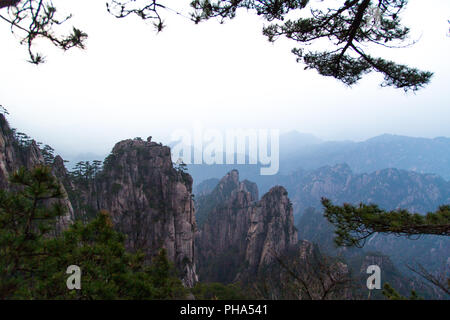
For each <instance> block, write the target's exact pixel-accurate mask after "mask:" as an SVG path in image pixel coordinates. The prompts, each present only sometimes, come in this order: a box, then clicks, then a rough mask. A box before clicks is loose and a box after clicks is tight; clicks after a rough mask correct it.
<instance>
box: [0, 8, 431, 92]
mask: <svg viewBox="0 0 450 320" xmlns="http://www.w3.org/2000/svg"><path fill="white" fill-rule="evenodd" d="M326 2H327V3H326V4H328V3H329V6H330V7H327V8H324V7H323V6H322V5H320V4H317V3H312V2H311V1H308V0H277V1H273V0H264V1H259V0H258V1H256V0H193V1H192V2H191V7H192V8H193V12H192V13H191V20H192V21H194V22H195V23H199V22H201V21H204V20H208V19H211V18H219V19H220V20H221V21H224V20H226V19H232V18H234V17H235V16H236V14H237V12H238V10H239V9H247V10H248V11H250V12H253V13H256V14H257V15H258V16H261V17H263V18H264V20H266V21H267V22H268V23H270V24H269V25H267V26H266V27H264V29H263V34H264V35H265V36H267V38H268V40H269V41H271V42H273V41H275V40H276V39H278V38H279V37H286V38H288V39H290V40H292V41H294V42H295V43H296V44H297V45H299V47H297V48H294V49H292V52H293V53H294V55H295V56H296V57H297V61H298V62H302V63H303V64H304V65H305V66H306V67H305V68H306V69H315V70H317V72H318V73H319V74H321V75H323V76H331V77H334V78H336V79H338V80H340V81H342V82H343V83H345V84H347V85H353V84H355V83H357V82H358V81H359V80H360V79H361V78H362V77H363V76H364V75H365V74H367V73H370V72H379V73H381V74H382V75H383V77H384V81H383V82H382V84H381V85H382V86H393V87H395V88H401V89H404V90H405V91H408V90H412V91H416V90H418V89H420V88H422V87H424V86H425V85H426V84H427V83H428V82H429V81H430V79H431V77H432V75H433V74H432V73H431V72H427V71H420V70H418V69H416V68H411V67H408V66H406V65H402V64H397V63H396V62H394V61H390V60H386V59H384V58H379V57H375V56H372V55H371V54H369V53H368V52H367V45H378V46H383V47H390V48H392V47H398V46H401V45H403V44H404V42H405V41H406V40H407V37H408V34H409V29H408V28H407V27H405V26H403V25H402V24H401V21H400V14H401V13H402V12H403V10H404V9H405V7H406V5H407V1H406V0H378V1H372V0H350V1H341V3H339V4H336V3H333V4H331V1H326ZM164 3H165V1H156V0H153V1H142V2H136V1H121V0H109V1H108V2H107V3H106V7H107V11H108V12H109V13H110V14H112V15H113V16H115V17H117V18H125V17H128V16H130V15H136V16H138V17H139V18H141V19H144V20H150V21H152V22H153V23H154V25H155V27H156V29H157V31H161V30H162V29H163V27H164V25H163V19H162V17H161V11H168V12H171V13H178V12H176V11H175V10H172V9H171V8H170V7H167V6H166V5H165V4H164ZM169 5H170V4H169ZM2 8H5V10H4V11H7V13H8V14H9V16H6V17H5V16H3V15H1V16H0V17H1V18H2V19H3V20H4V21H6V22H7V23H8V24H10V26H11V28H12V30H13V31H20V32H22V33H23V32H24V33H25V36H23V37H22V41H21V42H22V43H23V44H26V45H27V46H28V51H29V56H30V61H31V62H32V63H35V64H39V63H41V62H43V57H42V55H40V54H38V53H35V52H34V51H33V48H32V44H33V42H34V40H36V39H38V38H44V39H48V40H50V42H52V43H53V44H54V45H55V46H57V47H59V48H61V49H63V50H68V49H70V48H72V47H79V48H84V42H85V40H86V38H87V34H86V33H84V32H83V31H81V30H79V29H77V28H75V27H73V30H72V32H71V33H69V34H67V35H66V34H59V33H58V32H57V30H56V29H58V27H59V26H60V25H61V24H63V23H64V22H66V21H67V20H68V19H70V16H68V17H58V15H57V9H56V8H55V7H54V6H53V4H52V3H51V2H50V1H47V0H22V1H21V0H1V1H0V9H2ZM308 9H309V10H308ZM306 11H310V14H309V15H308V16H306V17H301V18H297V19H294V20H291V19H290V18H289V17H290V16H289V14H291V13H292V12H294V13H296V12H300V13H303V12H305V13H306ZM322 40H323V41H325V42H327V43H328V45H329V46H328V47H329V48H330V49H328V50H323V49H319V46H317V47H315V45H316V44H317V43H319V42H320V41H322Z"/></svg>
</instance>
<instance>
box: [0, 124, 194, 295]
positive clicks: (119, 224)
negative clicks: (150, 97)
mask: <svg viewBox="0 0 450 320" xmlns="http://www.w3.org/2000/svg"><path fill="white" fill-rule="evenodd" d="M44 152H45V151H44V150H41V149H40V148H39V146H38V144H37V143H36V142H35V141H34V140H31V139H29V138H27V137H25V136H22V135H20V134H16V133H15V132H14V130H12V129H11V128H10V127H9V125H8V123H7V121H6V119H5V118H4V116H3V115H0V188H10V185H9V183H8V178H9V176H10V175H11V174H12V173H13V172H14V171H15V170H17V169H18V168H20V167H26V168H28V169H31V168H33V167H35V166H36V165H42V164H46V165H49V166H50V167H51V168H52V172H53V174H54V175H55V177H56V178H57V179H58V180H59V181H60V183H61V186H62V187H63V189H64V193H65V194H66V197H65V198H64V199H63V200H62V201H63V202H64V204H65V205H66V207H67V209H68V210H67V211H68V213H67V215H66V216H64V217H62V218H61V219H60V221H59V223H58V225H59V226H60V228H59V230H63V229H64V228H65V227H67V226H68V225H69V224H70V223H71V222H72V221H73V220H74V219H76V218H78V219H83V220H85V221H87V220H89V219H90V218H91V217H94V216H95V215H97V213H98V212H99V211H100V210H106V211H108V212H109V213H110V215H111V218H112V221H113V223H114V225H115V227H116V228H117V229H118V230H120V231H122V232H123V233H125V234H126V235H127V242H126V246H127V248H128V249H130V250H132V251H133V250H143V251H144V252H145V253H146V254H147V257H148V258H149V259H151V257H152V256H153V255H154V254H156V253H157V252H158V250H159V249H161V248H165V249H166V250H167V254H168V257H169V259H170V260H171V261H173V262H174V264H175V266H176V267H177V269H178V270H179V272H180V278H181V279H182V280H183V282H184V284H185V285H186V286H187V287H192V286H193V285H194V284H195V282H196V281H197V274H196V271H195V261H194V257H195V252H194V238H195V230H196V223H195V209H194V202H193V199H192V178H191V176H190V175H188V174H187V173H185V172H184V171H183V170H181V169H175V168H174V167H173V165H172V160H171V157H170V149H169V148H168V147H165V146H162V145H160V144H157V143H155V142H152V141H151V139H149V140H147V141H143V140H141V139H134V140H125V141H121V142H119V143H117V144H116V146H115V147H114V148H113V150H112V152H111V154H110V155H109V156H108V157H107V159H105V162H104V167H103V170H101V171H99V172H95V173H91V174H90V175H80V176H76V177H75V176H74V175H72V174H69V173H68V171H67V170H66V168H65V166H64V161H63V159H62V158H61V157H59V156H56V157H53V156H52V157H51V158H50V160H51V161H49V158H48V157H45V156H44Z"/></svg>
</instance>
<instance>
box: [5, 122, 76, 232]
mask: <svg viewBox="0 0 450 320" xmlns="http://www.w3.org/2000/svg"><path fill="white" fill-rule="evenodd" d="M44 164H47V165H49V166H50V167H51V168H52V172H53V174H54V175H55V177H57V178H58V179H59V173H60V172H61V166H62V168H64V162H63V160H62V159H61V157H59V156H57V157H55V158H54V159H53V158H52V159H51V161H49V159H47V161H45V159H44V156H43V150H41V149H40V147H39V146H38V144H37V143H36V141H35V140H32V139H29V138H28V137H26V138H25V135H24V134H22V133H20V134H18V133H17V132H16V131H15V130H14V129H12V128H11V127H10V126H9V124H8V121H7V120H6V118H5V116H4V115H3V114H0V188H1V189H9V188H11V185H10V184H9V177H10V176H11V175H12V174H13V173H14V171H16V170H17V169H19V168H21V167H25V168H27V169H32V168H34V167H36V166H38V165H44ZM64 171H65V168H64ZM61 188H62V191H63V193H64V194H65V196H64V198H63V199H62V200H60V201H61V202H62V204H63V205H64V206H65V207H66V211H67V213H66V215H65V216H63V217H61V218H60V219H59V221H58V224H57V226H58V230H62V229H64V228H65V227H67V226H68V225H69V224H70V223H71V222H72V221H73V218H74V212H73V208H72V205H71V203H70V201H69V198H68V194H67V192H66V189H65V187H64V184H63V183H62V182H61Z"/></svg>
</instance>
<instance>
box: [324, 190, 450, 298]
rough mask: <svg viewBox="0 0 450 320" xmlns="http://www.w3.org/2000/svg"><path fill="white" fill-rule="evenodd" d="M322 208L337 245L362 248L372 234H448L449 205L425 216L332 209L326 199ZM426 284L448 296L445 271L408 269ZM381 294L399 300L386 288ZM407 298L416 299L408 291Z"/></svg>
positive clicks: (449, 284)
mask: <svg viewBox="0 0 450 320" xmlns="http://www.w3.org/2000/svg"><path fill="white" fill-rule="evenodd" d="M322 204H323V206H324V208H325V213H324V216H325V217H326V218H327V219H328V221H329V222H330V223H332V224H333V225H334V226H335V227H336V229H335V234H336V237H335V239H334V241H335V243H336V244H337V245H338V246H348V247H353V246H356V247H362V246H363V245H364V242H365V240H366V239H368V238H369V237H371V236H372V235H373V234H374V233H377V232H378V233H383V234H395V235H397V236H405V237H414V236H418V235H419V236H420V235H440V236H449V235H450V206H449V205H443V206H440V207H439V209H438V210H437V211H436V212H429V213H427V214H426V215H425V216H424V215H420V214H417V213H415V214H414V213H410V212H408V210H394V211H385V210H381V209H380V208H379V207H378V206H377V205H365V204H363V203H361V204H360V205H359V206H353V205H351V204H348V203H345V204H343V205H342V206H335V205H333V204H332V203H331V201H330V200H328V199H322ZM409 268H410V269H411V271H413V272H415V273H416V274H418V275H419V276H421V277H422V278H424V279H425V280H426V281H427V282H429V283H431V284H432V285H434V286H435V287H437V288H438V289H440V290H442V291H443V292H445V294H447V295H450V275H449V274H448V270H444V271H443V272H442V273H441V274H436V273H433V272H430V271H428V270H427V269H426V268H424V267H423V266H422V265H420V264H418V265H417V266H409ZM383 294H385V296H386V297H388V298H389V299H402V298H403V297H402V296H401V295H400V294H398V292H396V291H395V289H393V288H392V287H391V286H390V285H385V287H384V291H383ZM410 299H417V294H416V292H415V291H412V293H411V297H410Z"/></svg>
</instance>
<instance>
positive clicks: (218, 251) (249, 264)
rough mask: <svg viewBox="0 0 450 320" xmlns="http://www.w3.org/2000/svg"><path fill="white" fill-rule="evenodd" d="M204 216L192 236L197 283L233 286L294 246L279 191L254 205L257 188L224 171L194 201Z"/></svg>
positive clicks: (286, 206) (287, 203) (284, 196)
mask: <svg viewBox="0 0 450 320" xmlns="http://www.w3.org/2000/svg"><path fill="white" fill-rule="evenodd" d="M197 203H199V207H198V211H199V213H201V216H202V217H203V222H202V224H201V227H200V230H199V232H198V234H197V239H196V240H197V241H196V247H197V261H198V267H199V275H200V280H202V281H219V282H232V281H235V280H243V279H247V278H249V277H252V276H255V275H256V274H257V273H258V271H259V270H260V268H261V267H262V266H264V265H266V264H268V263H270V262H272V261H273V256H272V254H273V253H280V252H283V251H284V250H286V249H287V248H288V247H290V246H292V245H294V244H296V243H297V231H296V229H295V227H294V220H293V214H292V205H291V203H290V201H289V199H288V197H287V192H286V190H285V189H284V188H283V187H279V186H277V187H274V188H272V189H271V190H270V191H269V192H268V193H267V194H265V195H264V196H263V197H262V199H261V200H259V201H258V189H257V187H256V185H255V184H254V183H252V182H249V181H242V182H241V181H239V173H238V171H237V170H233V171H231V172H229V173H228V174H227V175H226V176H225V177H223V178H222V180H220V182H219V184H218V185H217V186H216V187H215V188H214V190H213V191H212V192H211V193H210V194H208V195H204V196H201V197H200V198H199V199H197Z"/></svg>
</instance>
